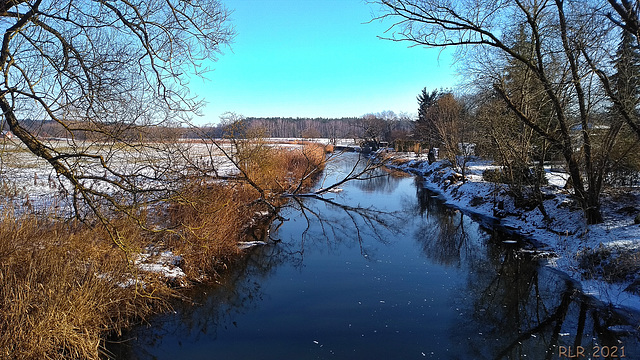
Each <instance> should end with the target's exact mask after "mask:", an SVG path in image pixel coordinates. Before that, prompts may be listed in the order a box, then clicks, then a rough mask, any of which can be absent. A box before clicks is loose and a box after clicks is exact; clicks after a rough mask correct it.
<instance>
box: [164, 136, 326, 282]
mask: <svg viewBox="0 0 640 360" xmlns="http://www.w3.org/2000/svg"><path fill="white" fill-rule="evenodd" d="M251 151H252V153H251V156H250V157H248V158H246V157H245V158H244V159H245V160H247V159H248V161H244V163H243V166H244V170H245V173H246V174H247V176H248V178H249V179H251V183H252V184H250V183H248V182H244V181H240V182H224V183H223V182H216V183H208V184H202V183H197V182H193V183H192V184H190V186H188V187H187V188H185V189H184V191H182V193H181V194H180V197H179V198H176V199H175V203H174V204H173V205H172V206H171V207H170V211H169V219H168V221H169V223H170V227H172V228H173V229H175V231H174V235H173V236H171V237H169V238H168V239H167V245H168V247H169V248H170V249H172V250H174V252H176V253H179V254H181V255H182V256H183V258H184V260H185V261H184V264H183V270H184V271H185V272H186V273H187V275H188V276H190V277H191V278H202V277H206V276H207V274H209V273H211V272H212V271H214V270H215V268H216V266H218V265H219V264H220V263H221V262H224V261H225V260H226V258H228V257H229V256H234V255H237V254H238V253H239V252H240V250H239V249H238V246H237V244H238V242H239V241H243V240H247V239H248V240H263V239H261V238H259V239H256V238H258V237H260V235H256V229H259V228H260V227H261V226H268V225H269V219H271V218H272V217H273V216H274V215H275V214H274V213H273V210H274V208H276V209H277V208H278V207H280V206H282V205H283V204H284V203H285V201H286V200H285V199H284V198H283V197H282V196H281V195H282V194H283V193H287V192H292V191H294V190H296V189H301V190H303V189H306V188H308V187H309V186H311V184H312V182H313V180H314V178H315V175H319V173H320V170H321V169H322V168H323V165H324V159H325V153H324V147H323V146H321V145H315V144H313V145H305V146H304V147H303V148H301V149H300V148H293V149H274V148H271V147H263V148H260V149H251ZM301 179H303V180H301ZM260 190H261V191H262V193H261V191H260ZM260 221H262V222H263V223H260ZM262 235H264V233H263V234H262Z"/></svg>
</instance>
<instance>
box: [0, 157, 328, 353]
mask: <svg viewBox="0 0 640 360" xmlns="http://www.w3.org/2000/svg"><path fill="white" fill-rule="evenodd" d="M324 152H325V149H324V147H323V146H321V145H317V146H316V145H313V144H309V145H308V146H304V147H303V146H300V147H296V148H292V147H288V148H278V147H264V148H262V149H260V152H259V154H258V155H259V156H258V155H256V156H252V157H250V158H247V159H245V161H244V163H243V166H244V167H243V168H242V172H243V176H239V177H237V178H232V177H229V176H227V177H226V178H225V180H219V179H203V178H194V179H193V181H192V182H187V183H185V185H184V186H183V187H182V188H181V189H179V191H177V192H176V194H175V196H174V197H171V198H168V199H167V200H166V203H165V204H161V206H156V207H155V208H153V209H141V211H140V214H138V215H136V216H135V217H131V218H128V217H126V216H118V215H117V214H114V217H113V218H110V219H109V227H108V228H106V227H105V226H102V225H100V222H98V221H95V219H94V220H93V221H92V219H84V221H82V222H81V221H78V220H69V219H66V218H64V216H63V215H64V214H65V213H64V212H63V211H61V210H60V208H61V206H59V205H56V206H50V205H51V204H50V201H49V202H47V201H39V199H43V200H46V199H47V198H49V199H51V197H52V195H51V193H52V192H58V191H57V189H56V186H54V185H55V184H53V185H52V181H51V176H49V177H48V179H49V180H48V181H47V180H44V181H43V180H41V179H47V177H46V176H43V175H39V173H38V172H39V171H44V169H46V168H45V167H44V166H42V167H41V166H34V167H24V162H18V161H13V162H11V164H16V165H21V164H22V165H23V168H22V170H23V171H22V172H17V171H15V172H12V171H9V170H8V169H7V166H8V165H7V162H6V161H5V168H4V169H3V170H4V174H6V175H8V174H14V175H15V174H20V173H27V174H28V173H31V174H34V175H32V179H33V180H31V181H29V182H26V181H23V180H21V179H18V180H16V182H15V184H16V185H17V186H24V191H22V192H15V191H12V192H11V194H10V195H7V194H8V192H7V191H5V198H4V202H2V212H1V213H0V332H1V333H2V336H1V337H0V358H1V359H40V358H47V359H70V358H72V359H100V358H105V357H107V358H108V356H109V354H107V353H105V349H104V342H105V339H106V338H107V337H108V336H110V335H113V334H116V335H118V334H120V333H121V331H122V330H123V329H126V328H127V327H129V326H131V325H132V324H136V323H140V322H142V321H144V319H145V318H147V317H149V316H151V315H153V314H157V313H159V312H163V311H167V310H169V305H168V300H169V299H170V298H171V297H182V296H183V295H182V293H181V292H180V290H179V289H180V288H181V287H186V286H189V285H190V284H193V283H196V282H204V281H209V280H215V278H216V274H217V273H218V272H220V271H224V269H225V267H226V264H227V263H228V262H230V261H233V259H237V258H238V257H241V256H243V253H244V252H243V249H244V248H245V247H246V246H247V243H246V241H247V240H250V241H255V240H264V237H267V236H268V232H266V231H263V230H264V229H266V228H268V226H269V223H270V220H271V219H272V218H273V217H274V216H276V213H277V208H278V207H279V206H282V205H283V204H284V202H285V201H286V199H285V198H283V197H282V196H280V193H281V192H288V191H291V188H294V189H295V188H298V189H305V188H306V187H308V186H310V185H311V182H312V181H313V178H314V176H313V174H315V173H317V172H319V171H320V170H321V169H322V167H323V165H324V158H325V155H324ZM19 154H20V155H21V156H27V155H28V154H27V153H26V152H20V153H19ZM7 156H8V155H7ZM3 159H4V160H6V159H5V158H3ZM10 179H11V178H7V179H5V180H10ZM31 183H33V185H31ZM4 184H5V186H6V187H7V188H10V186H7V183H6V182H5V183H4ZM11 188H17V187H16V186H13V187H11ZM64 200H65V199H64V198H62V199H61V200H60V201H56V204H59V203H63V202H64ZM114 232H115V234H117V240H118V242H117V243H116V242H115V241H114V239H113V234H114Z"/></svg>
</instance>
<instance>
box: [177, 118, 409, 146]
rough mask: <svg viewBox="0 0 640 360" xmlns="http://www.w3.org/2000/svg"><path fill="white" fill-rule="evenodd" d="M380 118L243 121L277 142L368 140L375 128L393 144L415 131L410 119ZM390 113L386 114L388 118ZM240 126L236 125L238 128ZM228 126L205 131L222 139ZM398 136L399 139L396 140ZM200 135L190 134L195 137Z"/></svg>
mask: <svg viewBox="0 0 640 360" xmlns="http://www.w3.org/2000/svg"><path fill="white" fill-rule="evenodd" d="M388 113H390V114H392V115H393V116H384V117H383V116H380V114H375V115H374V114H372V115H365V116H363V117H359V118H355V117H345V118H339V119H337V118H335V119H327V118H315V119H310V118H281V117H270V118H256V117H248V118H243V119H242V120H240V124H241V126H240V127H241V129H242V131H248V130H263V131H264V134H265V135H266V136H268V137H277V138H359V139H362V138H368V137H372V136H371V135H372V134H371V133H372V128H376V131H375V133H376V134H375V136H373V137H376V138H379V139H381V140H392V138H394V137H399V136H400V135H402V136H401V137H405V136H406V135H407V134H409V133H411V132H412V131H413V126H414V121H412V120H411V119H409V118H407V117H397V116H395V114H393V113H391V112H388ZM388 113H384V114H385V115H388ZM237 125H238V124H237V123H236V126H237ZM228 128H229V124H221V125H217V126H213V127H208V128H204V129H201V130H204V131H205V134H206V135H207V136H209V137H213V138H220V137H223V136H224V135H225V133H226V132H227V131H228ZM394 134H395V135H397V136H394ZM196 136H197V134H195V133H193V134H191V133H190V134H187V137H196Z"/></svg>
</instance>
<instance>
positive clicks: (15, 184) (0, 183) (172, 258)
mask: <svg viewBox="0 0 640 360" xmlns="http://www.w3.org/2000/svg"><path fill="white" fill-rule="evenodd" d="M64 143H65V142H61V143H60V144H59V145H60V146H63V145H64ZM183 145H184V149H185V151H186V152H185V153H186V154H188V155H189V156H190V158H191V159H190V161H191V162H192V163H195V164H198V165H200V166H202V167H204V168H206V167H207V166H208V167H210V168H215V170H216V171H217V174H218V175H221V176H225V175H230V174H233V173H234V172H236V171H237V169H236V168H235V167H234V165H233V164H232V163H231V162H230V161H229V160H228V159H227V158H226V157H224V156H223V154H222V153H221V152H220V151H219V150H218V149H216V148H215V147H214V146H212V145H211V144H204V143H194V144H190V143H185V144H183ZM223 146H225V147H229V146H230V145H228V144H224V145H223ZM225 150H230V149H225ZM150 151H151V152H148V153H144V154H142V155H144V157H142V158H140V157H136V158H132V157H131V156H128V154H117V156H114V157H112V158H111V160H112V162H111V163H110V166H112V167H113V168H115V169H117V170H118V171H121V172H124V173H129V174H135V175H153V174H145V173H144V172H145V171H148V168H149V167H148V166H147V164H145V163H144V161H157V160H158V159H160V156H158V155H157V154H154V153H152V151H153V150H150ZM160 160H162V159H160ZM88 169H89V170H91V168H89V167H88ZM98 169H99V167H98ZM101 171H104V170H101ZM98 175H103V174H102V173H100V174H98ZM90 185H91V186H93V187H94V188H99V189H100V190H102V191H106V192H109V191H110V189H109V188H108V187H106V186H105V185H104V184H90ZM71 189H72V186H71V185H70V182H69V181H68V180H67V179H65V178H64V177H58V176H56V174H55V171H54V170H53V169H52V167H51V166H50V164H49V163H48V162H47V161H45V160H43V159H40V158H38V157H36V156H35V155H33V154H32V153H31V152H29V151H28V150H27V149H26V148H24V147H23V146H21V145H19V144H18V143H8V142H5V143H2V147H1V148H0V197H2V198H3V199H4V200H5V201H8V202H9V203H10V204H13V205H14V208H15V209H16V211H17V212H20V211H34V212H41V211H42V212H46V214H51V211H54V213H55V214H56V215H57V216H60V217H63V218H64V217H68V216H69V214H72V213H73V210H72V204H71V201H70V196H69V193H70V192H71ZM111 190H113V189H111ZM3 206H4V205H2V204H0V210H1V209H2V207H3ZM245 246H246V244H244V245H243V244H240V247H245ZM180 262H181V258H180V256H179V255H176V254H173V253H171V252H167V251H163V250H160V249H155V248H153V247H148V248H147V249H144V250H143V251H142V252H141V253H140V254H138V257H137V259H136V261H135V263H136V265H137V266H138V268H139V269H140V270H142V271H145V272H149V273H155V274H158V275H159V276H162V277H164V278H166V279H167V280H169V281H173V282H175V283H176V284H178V285H180V284H181V279H182V278H184V276H185V274H184V272H183V271H182V269H181V268H180ZM133 284H135V280H133V279H132V280H130V281H129V282H128V283H127V284H121V285H122V286H130V285H133Z"/></svg>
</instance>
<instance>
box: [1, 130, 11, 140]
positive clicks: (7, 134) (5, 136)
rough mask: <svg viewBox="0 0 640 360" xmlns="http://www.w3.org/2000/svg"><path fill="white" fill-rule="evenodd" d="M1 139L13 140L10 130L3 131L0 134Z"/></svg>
mask: <svg viewBox="0 0 640 360" xmlns="http://www.w3.org/2000/svg"><path fill="white" fill-rule="evenodd" d="M0 139H9V140H11V139H13V133H12V132H11V131H9V130H2V133H0Z"/></svg>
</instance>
